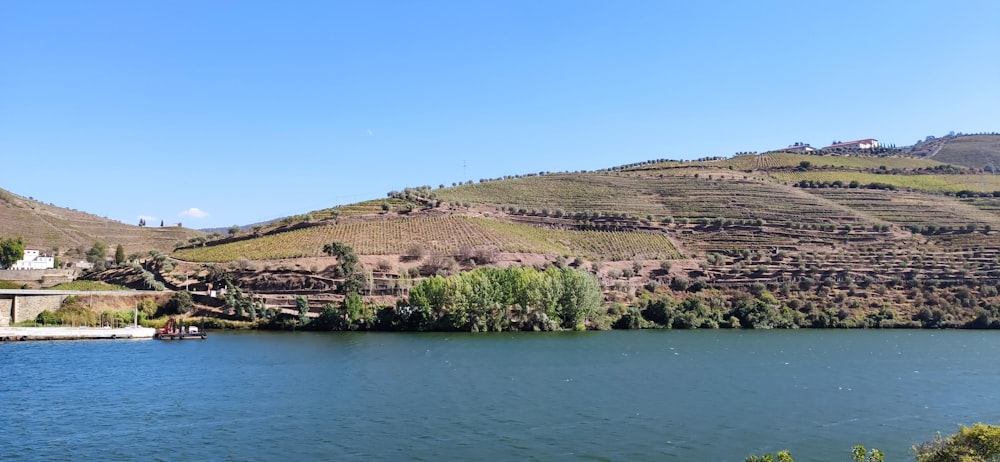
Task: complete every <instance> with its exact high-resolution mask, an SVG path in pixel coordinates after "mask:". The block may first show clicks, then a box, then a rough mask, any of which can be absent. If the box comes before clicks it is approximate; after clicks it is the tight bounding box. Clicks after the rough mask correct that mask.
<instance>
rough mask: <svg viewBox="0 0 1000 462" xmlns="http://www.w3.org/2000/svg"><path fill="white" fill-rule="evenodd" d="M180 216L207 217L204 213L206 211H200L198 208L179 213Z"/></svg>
mask: <svg viewBox="0 0 1000 462" xmlns="http://www.w3.org/2000/svg"><path fill="white" fill-rule="evenodd" d="M180 215H181V216H182V217H191V218H205V217H207V216H208V212H206V211H204V210H202V209H199V208H198V207H191V208H189V209H187V210H185V211H183V212H181V213H180Z"/></svg>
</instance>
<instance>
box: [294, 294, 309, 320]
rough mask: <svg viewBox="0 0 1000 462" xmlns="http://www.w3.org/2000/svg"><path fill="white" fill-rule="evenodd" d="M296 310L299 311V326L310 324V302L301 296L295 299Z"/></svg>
mask: <svg viewBox="0 0 1000 462" xmlns="http://www.w3.org/2000/svg"><path fill="white" fill-rule="evenodd" d="M295 308H296V309H297V310H299V325H300V326H304V325H306V324H309V301H308V300H306V298H305V297H303V296H301V295H297V296H296V297H295Z"/></svg>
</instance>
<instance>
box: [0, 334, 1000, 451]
mask: <svg viewBox="0 0 1000 462" xmlns="http://www.w3.org/2000/svg"><path fill="white" fill-rule="evenodd" d="M998 366H1000V335H998V333H996V332H985V331H911V330H895V331H874V330H873V331H845V330H821V331H813V330H798V331H766V332H754V331H642V332H636V331H629V332H596V333H595V332H591V333H587V332H585V333H505V334H375V333H370V334H349V333H329V334H321V333H273V332H243V333H224V332H213V333H211V335H210V337H209V339H208V340H206V341H183V342H158V341H152V340H140V341H121V340H119V341H75V342H23V343H6V344H0V460H3V461H9V460H137V459H143V460H163V461H167V460H171V461H176V460H194V459H201V460H334V459H335V460H373V459H378V460H581V459H583V460H685V461H690V460H712V461H715V460H718V461H728V460H731V461H742V460H743V459H744V458H745V457H746V456H748V455H750V454H760V453H763V452H774V451H777V450H780V449H789V450H791V451H792V454H793V455H794V456H795V459H796V460H797V461H809V460H816V461H827V460H848V459H849V458H850V449H851V446H853V445H854V444H858V443H861V444H865V445H866V446H868V447H878V448H880V449H882V450H883V451H884V452H885V453H886V455H887V457H886V460H913V458H912V455H911V453H910V446H911V445H913V444H915V443H919V442H920V441H923V440H927V439H930V438H932V437H933V436H934V433H935V432H937V431H942V432H944V433H953V432H954V431H956V430H957V425H959V424H972V423H975V422H985V423H1000V399H996V398H997V390H1000V367H998Z"/></svg>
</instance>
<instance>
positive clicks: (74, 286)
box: [49, 279, 129, 291]
mask: <svg viewBox="0 0 1000 462" xmlns="http://www.w3.org/2000/svg"><path fill="white" fill-rule="evenodd" d="M49 289H51V290H84V291H106V290H129V289H128V287H122V286H119V285H115V284H108V283H106V282H101V281H87V280H83V279H78V280H76V281H72V282H63V283H61V284H56V285H54V286H52V287H49Z"/></svg>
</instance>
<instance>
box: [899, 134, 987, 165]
mask: <svg viewBox="0 0 1000 462" xmlns="http://www.w3.org/2000/svg"><path fill="white" fill-rule="evenodd" d="M909 149H910V151H911V152H912V153H913V154H914V155H917V156H923V157H927V158H930V159H933V160H936V161H938V162H944V163H947V164H953V165H962V166H965V167H971V168H975V169H985V170H987V171H995V173H1000V135H998V134H986V135H953V136H944V137H941V138H932V139H929V140H925V141H922V142H920V143H917V144H915V145H913V146H912V147H910V148H909Z"/></svg>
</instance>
